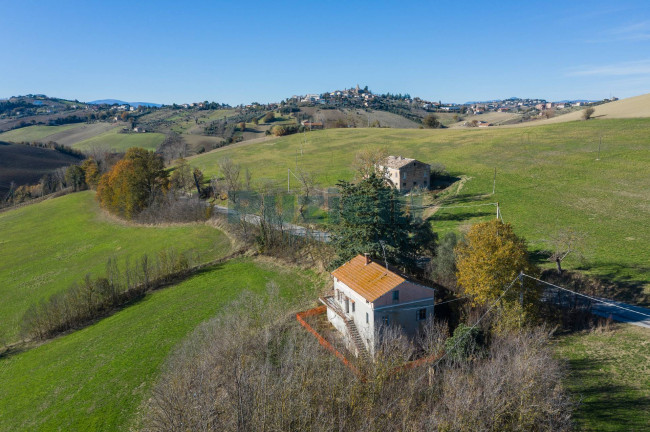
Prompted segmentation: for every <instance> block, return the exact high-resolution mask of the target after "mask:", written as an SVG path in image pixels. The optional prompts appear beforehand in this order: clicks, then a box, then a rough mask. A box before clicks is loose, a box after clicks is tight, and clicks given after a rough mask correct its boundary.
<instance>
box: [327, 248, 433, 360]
mask: <svg viewBox="0 0 650 432" xmlns="http://www.w3.org/2000/svg"><path fill="white" fill-rule="evenodd" d="M332 277H333V278H334V293H333V295H331V296H327V297H323V298H321V299H320V301H321V302H322V303H323V304H325V306H327V319H328V320H329V321H330V323H332V325H333V326H334V327H335V328H336V329H337V330H338V331H340V332H341V333H342V334H343V336H344V339H345V340H346V343H347V345H348V347H349V348H350V349H351V350H352V351H353V352H355V353H356V354H357V355H364V356H365V355H366V354H367V353H369V354H370V355H371V356H372V355H374V351H375V343H376V338H377V337H378V336H379V335H380V334H381V331H380V330H381V328H382V326H388V325H396V326H399V327H401V328H402V329H403V330H404V331H405V332H406V333H407V334H414V333H415V332H416V331H417V329H418V328H419V327H420V324H421V323H422V322H423V321H424V320H426V319H427V318H432V317H433V305H434V302H435V290H434V289H433V288H430V287H426V286H424V285H420V284H418V283H416V282H413V281H411V280H408V279H407V278H406V276H404V275H401V274H399V273H397V272H395V271H391V270H389V269H388V268H386V267H385V266H384V265H382V264H381V263H378V262H375V261H373V260H371V259H370V258H369V257H368V256H363V255H357V256H356V257H354V258H352V259H351V260H350V261H348V262H347V263H345V264H343V265H342V266H341V267H339V268H337V269H336V270H334V271H333V272H332Z"/></svg>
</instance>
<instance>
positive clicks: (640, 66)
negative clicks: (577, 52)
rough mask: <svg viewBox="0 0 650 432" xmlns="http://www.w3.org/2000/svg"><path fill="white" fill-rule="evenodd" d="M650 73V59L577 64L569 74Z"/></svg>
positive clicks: (617, 74)
mask: <svg viewBox="0 0 650 432" xmlns="http://www.w3.org/2000/svg"><path fill="white" fill-rule="evenodd" d="M634 75H650V60H640V61H630V62H621V63H614V64H609V65H600V66H593V65H592V66H577V67H574V68H571V69H569V70H568V71H567V76H634Z"/></svg>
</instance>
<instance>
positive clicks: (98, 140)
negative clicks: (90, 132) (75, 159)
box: [72, 128, 165, 151]
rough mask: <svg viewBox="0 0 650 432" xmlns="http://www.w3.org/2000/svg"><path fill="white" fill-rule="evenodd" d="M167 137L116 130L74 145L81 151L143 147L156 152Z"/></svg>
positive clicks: (122, 149) (157, 134)
mask: <svg viewBox="0 0 650 432" xmlns="http://www.w3.org/2000/svg"><path fill="white" fill-rule="evenodd" d="M164 139H165V135H163V134H160V133H126V134H125V133H120V129H119V128H115V129H113V130H110V131H108V132H105V133H103V134H101V135H97V136H95V137H92V138H89V139H87V140H83V141H80V142H78V143H75V144H73V145H72V147H73V148H76V149H79V150H88V149H91V148H93V147H99V148H108V149H111V150H114V151H126V150H127V149H128V148H130V147H142V148H145V149H147V150H156V148H157V147H158V145H159V144H160V143H162V142H163V140H164Z"/></svg>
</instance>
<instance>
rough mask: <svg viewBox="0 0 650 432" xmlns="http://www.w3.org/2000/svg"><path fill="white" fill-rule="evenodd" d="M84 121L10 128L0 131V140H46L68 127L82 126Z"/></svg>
mask: <svg viewBox="0 0 650 432" xmlns="http://www.w3.org/2000/svg"><path fill="white" fill-rule="evenodd" d="M84 124H85V123H74V124H67V125H61V126H41V125H35V126H27V127H24V128H19V129H14V130H10V131H8V132H4V133H0V141H9V142H33V141H48V140H47V139H45V138H47V137H48V136H50V135H54V134H56V133H59V132H63V131H66V130H69V129H74V128H78V127H81V126H83V125H84Z"/></svg>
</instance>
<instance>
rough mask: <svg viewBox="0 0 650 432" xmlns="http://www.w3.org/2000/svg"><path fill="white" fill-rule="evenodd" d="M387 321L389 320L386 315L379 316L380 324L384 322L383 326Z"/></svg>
mask: <svg viewBox="0 0 650 432" xmlns="http://www.w3.org/2000/svg"><path fill="white" fill-rule="evenodd" d="M388 321H389V320H388V317H387V316H383V317H381V322H382V324H384V325H385V326H387V325H388V324H389V322H388Z"/></svg>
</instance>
